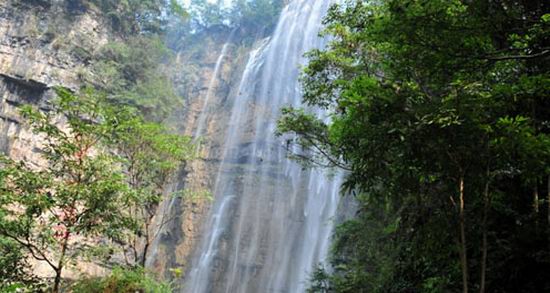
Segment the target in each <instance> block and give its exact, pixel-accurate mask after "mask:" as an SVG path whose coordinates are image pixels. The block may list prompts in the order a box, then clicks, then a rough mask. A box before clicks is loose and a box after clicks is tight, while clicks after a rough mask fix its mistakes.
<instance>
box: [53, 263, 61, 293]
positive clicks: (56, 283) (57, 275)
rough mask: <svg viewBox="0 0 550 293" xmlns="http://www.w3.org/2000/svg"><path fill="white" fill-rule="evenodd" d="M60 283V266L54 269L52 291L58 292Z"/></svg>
mask: <svg viewBox="0 0 550 293" xmlns="http://www.w3.org/2000/svg"><path fill="white" fill-rule="evenodd" d="M60 285H61V268H59V269H57V270H55V281H54V283H53V292H54V293H58V292H59V286H60Z"/></svg>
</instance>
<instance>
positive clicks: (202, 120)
mask: <svg viewBox="0 0 550 293" xmlns="http://www.w3.org/2000/svg"><path fill="white" fill-rule="evenodd" d="M234 34H235V30H233V31H232V32H231V33H230V34H229V37H228V38H227V41H226V42H225V44H224V45H223V47H222V50H221V52H220V55H219V56H218V59H217V60H216V65H215V66H214V72H213V73H212V76H211V77H210V81H209V82H208V89H207V90H206V95H205V97H204V101H203V104H202V109H201V112H200V114H199V118H198V119H197V120H198V122H197V126H196V127H195V133H194V135H193V136H194V138H195V140H196V139H198V138H200V136H201V135H203V132H204V128H205V127H206V120H207V119H208V105H209V102H210V98H211V97H212V95H213V94H214V93H215V91H216V88H217V84H218V75H219V73H220V69H221V68H222V64H223V60H224V58H225V56H226V55H227V49H228V47H229V45H230V44H231V41H232V39H233V35H234Z"/></svg>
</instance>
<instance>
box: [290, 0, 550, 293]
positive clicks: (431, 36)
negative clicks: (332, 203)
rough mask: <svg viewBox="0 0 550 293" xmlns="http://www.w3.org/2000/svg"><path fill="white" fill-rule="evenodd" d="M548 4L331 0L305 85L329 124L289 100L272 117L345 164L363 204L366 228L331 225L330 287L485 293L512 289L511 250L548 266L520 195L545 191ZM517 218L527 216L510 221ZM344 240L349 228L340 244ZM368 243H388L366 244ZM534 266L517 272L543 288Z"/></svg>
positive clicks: (529, 286)
mask: <svg viewBox="0 0 550 293" xmlns="http://www.w3.org/2000/svg"><path fill="white" fill-rule="evenodd" d="M547 11H548V6H547V4H543V3H542V2H537V1H534V2H530V1H523V2H522V1H520V3H518V2H514V3H511V2H508V1H496V2H495V1H484V0H479V1H469V2H464V1H391V0H390V1H382V2H376V1H375V2H369V3H365V2H360V1H349V2H347V3H346V4H345V5H341V6H338V5H336V6H334V7H332V8H331V9H330V11H329V14H328V16H327V18H326V19H325V24H326V25H327V28H326V30H325V32H324V34H325V35H329V36H330V37H331V40H332V41H331V42H330V44H329V46H328V47H327V48H326V49H323V50H315V51H312V52H310V53H309V54H308V56H309V58H310V63H309V65H308V66H307V67H306V68H305V71H304V76H303V85H304V99H305V101H306V102H307V103H308V104H309V105H310V106H315V107H321V108H325V109H326V110H327V111H328V112H329V114H330V117H331V121H330V122H329V123H326V122H324V121H323V120H319V119H317V118H316V117H315V116H313V115H310V114H308V113H307V112H306V111H303V110H299V109H292V108H289V109H285V110H284V111H283V116H282V118H281V120H280V122H279V132H280V133H293V134H295V135H296V136H297V137H296V139H295V140H291V141H290V143H298V144H300V145H301V146H303V147H304V148H305V150H306V151H305V153H302V154H298V156H300V157H301V158H302V159H303V158H307V156H309V158H310V160H313V161H314V163H316V164H318V165H319V164H320V165H325V166H336V167H343V168H345V169H347V170H348V171H349V175H348V177H347V181H346V183H345V186H344V187H345V189H346V190H347V191H349V192H355V193H356V194H357V197H358V199H359V202H360V210H359V215H358V216H357V217H356V219H354V221H358V222H359V224H358V225H351V224H350V223H345V224H343V225H342V227H341V228H339V230H338V231H340V233H338V232H337V234H336V237H337V239H336V246H335V251H336V254H335V256H334V260H333V262H332V263H333V265H334V269H335V273H334V274H329V276H328V277H327V276H324V277H323V278H326V279H328V280H329V281H330V282H329V283H330V285H329V286H328V287H330V288H331V289H330V290H329V291H336V292H361V290H366V291H369V292H370V291H373V292H402V291H403V290H416V291H426V292H428V291H429V292H441V291H448V290H453V291H454V290H457V289H458V288H457V287H458V284H461V285H462V286H461V287H462V291H463V292H469V291H471V290H473V289H472V288H475V289H479V290H480V292H484V291H487V290H489V289H487V288H491V289H490V290H491V291H492V290H493V289H497V288H500V289H503V288H507V289H509V288H514V287H512V286H513V285H511V284H512V283H511V281H510V279H507V277H503V276H504V275H506V273H505V271H506V269H505V268H508V267H512V266H513V265H511V263H516V264H517V263H518V262H517V260H518V259H521V260H522V262H521V263H522V267H523V268H525V269H527V268H529V266H531V267H539V268H540V267H545V268H546V267H548V265H549V262H548V259H547V258H545V257H541V258H532V257H529V256H527V255H526V254H524V251H526V250H529V251H531V253H536V252H537V251H538V252H540V253H542V247H544V249H545V248H546V246H545V245H540V241H539V240H538V239H539V238H545V237H541V236H544V234H542V233H543V232H542V231H540V229H536V223H537V222H539V223H540V222H541V221H539V218H541V215H540V210H539V212H535V213H533V212H532V210H533V209H534V208H535V207H533V206H534V205H533V199H529V200H526V199H525V197H524V196H522V195H523V194H524V193H525V192H526V189H527V193H529V194H531V192H532V190H534V189H533V186H535V190H538V189H540V188H541V187H540V186H539V185H540V182H541V181H542V180H544V179H545V178H546V176H547V174H548V169H547V167H546V166H548V163H549V162H550V157H549V154H550V144H549V140H548V138H549V137H548V134H549V129H548V127H547V126H545V125H546V123H547V121H548V120H549V118H550V113H549V112H548V110H547V109H548V100H547V99H546V98H545V97H547V96H548V88H549V87H548V84H549V81H550V79H549V76H548V62H549V57H550V56H549V53H550V51H548V41H549V40H548V34H547V33H548V30H549V25H548V24H549V23H548V19H549V18H548V14H545V13H546V12H547ZM306 155H307V156H306ZM534 202H535V203H537V204H538V202H539V201H534ZM526 203H528V204H527V206H528V207H529V210H528V211H527V210H525V208H526ZM376 209H383V210H384V211H385V214H383V215H379V214H378V213H377V211H376ZM372 215H375V216H374V217H373V216H372ZM369 219H370V220H369ZM511 219H515V220H516V221H517V222H516V223H518V222H522V223H523V222H528V223H533V224H534V225H532V226H531V225H527V224H526V225H525V226H522V227H517V228H516V227H515V225H517V224H513V223H514V222H513V220H511ZM478 221H479V222H480V223H482V224H481V225H476V223H478ZM499 221H500V222H502V221H504V222H506V223H509V224H510V225H509V226H503V225H502V223H499ZM508 221H510V222H508ZM378 224H383V225H385V228H383V227H382V228H380V227H377V225H378ZM350 227H354V228H353V229H349V228H350ZM512 227H514V228H512ZM450 231H453V233H451V232H450ZM388 232H389V233H388ZM516 233H527V234H529V235H532V239H531V240H530V242H529V241H528V243H529V244H527V243H523V241H525V240H524V239H523V240H519V239H518V238H516V237H515V236H513V235H517V234H516ZM531 233H532V234H531ZM387 234H389V235H387ZM350 237H357V238H352V239H353V240H352V241H343V240H345V239H348V238H350ZM363 237H371V238H372V237H374V238H375V239H379V238H377V237H380V238H382V239H385V240H383V241H387V242H389V243H387V244H388V245H384V246H382V247H379V246H377V245H376V244H375V243H372V242H369V240H368V239H366V238H363ZM339 239H341V240H342V241H339ZM338 243H340V245H339V244H338ZM362 243H363V244H364V245H360V244H362ZM505 243H506V244H505ZM373 247H378V248H379V249H378V251H380V250H382V251H384V253H363V250H367V251H371V249H373ZM489 247H492V248H493V249H492V250H491V251H489ZM511 250H512V251H516V253H512V254H508V255H505V254H503V253H502V252H503V251H511ZM519 251H521V252H519ZM491 254H492V256H491ZM389 256H391V257H389ZM529 264H530V265H529ZM488 267H490V269H488ZM488 271H491V272H492V275H491V276H488V275H487V272H488ZM539 271H540V269H539V270H535V271H532V272H531V274H532V275H531V276H530V277H527V276H524V275H516V276H518V277H517V279H516V280H515V281H514V282H516V283H518V284H519V283H521V284H523V286H524V287H522V288H521V290H527V291H526V292H528V291H529V290H531V291H537V290H538V291H540V290H547V289H548V287H549V286H550V284H548V282H545V281H541V279H539V278H538V277H533V275H537V276H540V275H539V273H538V272H539ZM478 272H479V276H480V277H479V278H473V277H472V276H473V274H474V273H475V274H477V273H478ZM318 275H319V276H323V274H318ZM508 275H509V274H508ZM457 280H461V281H460V282H458V281H457ZM478 280H479V281H478ZM321 281H323V280H321ZM321 283H322V282H321ZM317 284H318V283H317ZM324 287H326V286H324ZM517 289H518V290H519V288H517ZM518 290H516V291H518ZM512 291H513V290H512Z"/></svg>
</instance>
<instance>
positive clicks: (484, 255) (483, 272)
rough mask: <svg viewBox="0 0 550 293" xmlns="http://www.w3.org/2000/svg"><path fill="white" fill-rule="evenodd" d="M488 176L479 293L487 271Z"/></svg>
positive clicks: (485, 192)
mask: <svg viewBox="0 0 550 293" xmlns="http://www.w3.org/2000/svg"><path fill="white" fill-rule="evenodd" d="M489 206H490V199H489V178H487V182H485V190H484V191H483V220H482V228H483V236H482V241H481V280H480V283H479V284H480V285H479V293H485V276H486V273H487V217H488V216H487V214H488V213H489Z"/></svg>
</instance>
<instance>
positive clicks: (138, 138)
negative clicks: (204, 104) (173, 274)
mask: <svg viewBox="0 0 550 293" xmlns="http://www.w3.org/2000/svg"><path fill="white" fill-rule="evenodd" d="M127 114H128V115H129V117H127V118H125V119H124V120H125V122H124V124H123V125H122V127H121V129H120V131H118V132H117V135H116V137H115V138H114V141H113V142H114V143H115V144H116V148H117V153H118V154H119V155H120V156H121V158H122V162H123V166H124V170H125V172H126V176H127V180H128V184H129V186H130V188H131V190H132V191H133V196H132V201H131V203H130V205H129V206H128V207H127V209H125V212H126V213H127V216H128V217H129V218H131V219H133V223H134V227H133V229H132V230H130V231H128V232H129V233H126V234H125V239H124V241H123V242H124V243H126V246H127V250H130V251H132V256H133V259H132V260H131V261H129V263H130V264H131V265H136V264H139V265H141V266H145V262H146V260H147V253H148V250H149V248H150V245H151V243H152V242H153V241H154V240H155V239H156V238H157V237H158V235H159V233H160V232H161V230H162V228H163V226H164V225H165V224H166V223H168V222H169V221H170V220H172V219H171V218H170V217H169V216H168V215H167V214H166V212H167V211H161V212H160V213H158V212H157V208H158V205H159V203H160V201H161V200H162V199H163V198H164V196H165V195H166V194H171V192H170V190H167V189H168V188H169V187H170V185H171V184H172V183H174V181H175V179H177V175H178V174H179V171H180V170H182V168H184V167H185V164H186V162H188V161H190V160H192V159H194V158H195V155H196V153H197V152H196V145H195V144H193V143H192V139H191V137H189V136H180V135H176V134H171V133H170V132H169V131H168V130H167V129H166V128H165V127H164V126H163V125H161V124H158V123H153V122H144V121H143V119H142V118H141V117H140V116H139V115H137V116H136V115H135V114H134V113H132V112H127ZM172 196H178V195H177V194H173V195H172ZM155 216H156V217H157V218H158V220H157V221H154V217H155Z"/></svg>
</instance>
